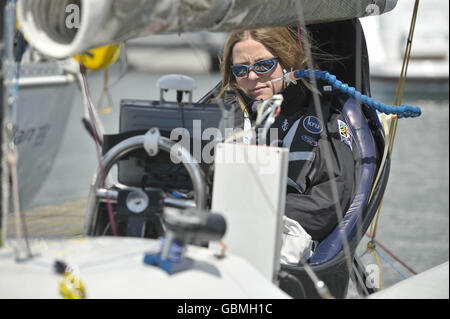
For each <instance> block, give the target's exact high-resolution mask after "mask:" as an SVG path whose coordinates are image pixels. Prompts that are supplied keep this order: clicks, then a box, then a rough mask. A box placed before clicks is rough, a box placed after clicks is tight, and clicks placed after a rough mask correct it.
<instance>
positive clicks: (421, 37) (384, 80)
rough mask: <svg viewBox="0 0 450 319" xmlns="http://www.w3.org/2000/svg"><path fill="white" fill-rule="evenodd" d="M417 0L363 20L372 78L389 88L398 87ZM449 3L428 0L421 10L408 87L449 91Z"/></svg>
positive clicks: (435, 91) (425, 90) (442, 92)
mask: <svg viewBox="0 0 450 319" xmlns="http://www.w3.org/2000/svg"><path fill="white" fill-rule="evenodd" d="M413 8H414V1H399V2H398V3H397V6H396V10H393V11H392V12H388V13H386V14H383V15H378V16H373V17H366V18H364V19H361V24H362V25H363V28H364V33H365V34H366V39H367V47H368V52H369V60H370V72H371V78H372V79H373V80H374V81H377V84H379V85H380V86H382V87H384V88H385V89H388V88H389V87H390V88H394V89H395V88H396V86H395V85H393V84H395V83H396V82H397V81H398V78H399V76H400V73H401V68H402V64H403V55H404V51H405V48H406V44H407V39H408V33H409V27H410V22H411V15H412V12H413ZM448 41H449V2H448V1H447V0H426V1H421V2H420V4H419V13H418V16H417V23H416V27H415V32H414V39H413V42H412V50H411V60H410V62H409V65H408V77H407V82H406V83H407V84H406V90H407V91H408V93H411V92H414V91H416V92H417V91H420V92H429V93H430V94H439V93H440V94H445V95H448V91H449V45H448Z"/></svg>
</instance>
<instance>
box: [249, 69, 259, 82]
mask: <svg viewBox="0 0 450 319" xmlns="http://www.w3.org/2000/svg"><path fill="white" fill-rule="evenodd" d="M258 78H259V75H258V74H257V73H256V72H255V71H253V69H250V70H248V79H249V80H256V79H258Z"/></svg>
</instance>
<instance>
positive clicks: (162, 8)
mask: <svg viewBox="0 0 450 319" xmlns="http://www.w3.org/2000/svg"><path fill="white" fill-rule="evenodd" d="M396 3H397V0H127V1H123V0H19V3H18V16H19V21H20V23H21V26H22V29H23V31H24V33H25V35H26V36H27V38H28V40H29V41H30V42H31V44H32V45H33V46H34V47H35V48H37V49H38V50H40V51H41V52H42V53H44V54H47V55H50V56H54V57H59V58H61V57H66V56H69V55H72V54H75V53H79V52H82V51H83V50H86V49H88V48H92V47H96V46H100V45H104V44H107V43H113V42H120V41H124V40H127V39H130V38H135V37H140V36H144V35H148V34H151V33H155V34H157V33H181V32H194V31H213V32H214V31H218V32H228V31H231V30H234V29H242V28H257V27H264V26H278V25H296V24H298V23H299V21H300V19H302V20H301V21H302V22H304V23H306V24H310V23H321V22H329V21H337V20H345V19H351V18H356V17H357V18H361V17H365V16H369V15H379V14H383V13H385V12H388V11H390V10H392V9H393V8H394V7H395V5H396Z"/></svg>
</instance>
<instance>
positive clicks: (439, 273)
mask: <svg viewBox="0 0 450 319" xmlns="http://www.w3.org/2000/svg"><path fill="white" fill-rule="evenodd" d="M448 273H449V268H448V261H447V262H445V263H443V264H441V265H439V266H436V267H434V268H432V269H429V270H427V271H424V272H423V273H420V274H418V275H415V276H413V277H411V278H408V279H406V280H403V281H401V282H399V283H398V284H396V285H394V286H391V287H389V288H387V289H386V290H382V291H380V292H377V293H375V294H372V295H370V296H369V298H371V299H448V298H449V285H448V277H449V276H448Z"/></svg>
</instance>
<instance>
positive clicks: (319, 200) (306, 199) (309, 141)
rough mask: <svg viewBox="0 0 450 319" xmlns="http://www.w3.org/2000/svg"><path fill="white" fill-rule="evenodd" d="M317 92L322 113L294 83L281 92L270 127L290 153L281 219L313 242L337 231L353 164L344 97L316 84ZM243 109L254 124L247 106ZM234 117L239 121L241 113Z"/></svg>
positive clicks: (349, 190) (309, 94)
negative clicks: (296, 225)
mask: <svg viewBox="0 0 450 319" xmlns="http://www.w3.org/2000/svg"><path fill="white" fill-rule="evenodd" d="M318 89H319V91H320V95H319V99H320V105H321V107H320V112H321V113H322V114H317V112H316V109H315V107H314V101H313V95H312V92H311V91H310V90H309V89H308V88H306V86H305V85H304V84H303V83H302V82H301V81H299V82H298V84H296V85H293V84H291V85H290V86H288V87H287V88H286V89H285V90H284V91H283V92H282V94H283V97H284V100H283V104H282V105H281V112H280V114H279V115H278V117H277V118H276V120H275V122H274V123H273V125H272V127H271V128H275V129H277V130H278V139H279V140H280V141H282V142H280V144H282V145H283V146H284V147H287V148H289V169H288V185H287V196H286V206H285V215H286V216H287V217H288V218H291V219H293V220H296V221H297V222H299V223H300V225H302V227H303V228H304V229H305V230H306V231H307V232H308V233H309V234H310V235H311V237H312V239H313V240H315V241H321V240H323V239H324V238H325V237H326V236H327V235H328V234H329V233H330V232H331V231H332V230H333V229H334V228H335V227H336V226H337V224H338V217H337V216H338V215H337V213H339V214H344V212H345V211H346V210H347V208H348V206H349V205H350V203H351V200H352V198H353V194H354V191H355V184H356V181H355V170H356V167H357V164H358V163H356V162H355V159H354V156H353V148H354V147H353V146H354V142H353V139H352V136H351V133H350V130H349V127H348V125H347V123H346V122H345V120H344V118H343V116H342V114H341V112H340V110H341V109H342V106H343V105H344V104H345V102H346V101H347V99H348V97H346V96H344V95H342V94H341V93H339V92H334V91H333V89H332V87H331V86H329V85H326V84H324V83H321V82H320V81H319V82H318ZM246 102H247V105H248V106H250V105H251V103H252V101H250V100H247V101H246ZM247 110H248V112H249V114H250V119H251V120H255V117H256V114H254V112H252V111H251V107H248V108H247ZM320 112H319V113H320ZM239 118H241V119H243V112H242V111H240V115H237V116H236V120H237V121H239ZM322 118H323V119H325V120H322ZM242 122H243V121H242ZM236 124H237V126H243V124H242V123H236ZM268 143H270V137H269V138H268ZM272 145H273V144H272ZM326 159H328V161H327V160H326ZM327 166H328V168H327ZM333 193H335V194H334V195H333Z"/></svg>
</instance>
